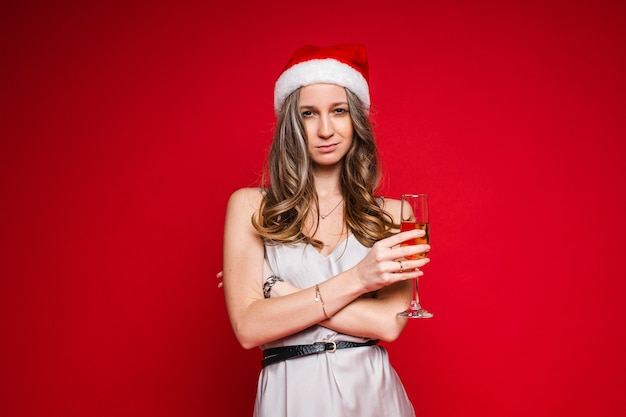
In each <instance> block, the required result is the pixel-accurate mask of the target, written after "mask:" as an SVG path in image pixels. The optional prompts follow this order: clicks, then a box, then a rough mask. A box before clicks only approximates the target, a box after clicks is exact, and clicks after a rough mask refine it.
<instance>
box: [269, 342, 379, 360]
mask: <svg viewBox="0 0 626 417" xmlns="http://www.w3.org/2000/svg"><path fill="white" fill-rule="evenodd" d="M377 343H378V340H368V341H367V342H363V343H357V342H344V341H341V342H328V341H323V342H315V343H313V344H312V345H293V346H280V347H275V348H269V349H265V350H264V351H263V360H262V361H261V365H262V366H263V367H266V366H267V365H271V364H273V363H276V362H280V361H284V360H286V359H291V358H295V357H298V356H306V355H312V354H314V353H321V352H334V351H336V350H337V349H346V348H353V347H359V346H372V345H375V344H377Z"/></svg>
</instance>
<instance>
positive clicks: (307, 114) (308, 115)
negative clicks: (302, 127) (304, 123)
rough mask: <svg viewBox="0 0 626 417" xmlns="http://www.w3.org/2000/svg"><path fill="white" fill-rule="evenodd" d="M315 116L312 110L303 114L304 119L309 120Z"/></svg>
mask: <svg viewBox="0 0 626 417" xmlns="http://www.w3.org/2000/svg"><path fill="white" fill-rule="evenodd" d="M311 116H313V112H312V111H311V110H305V111H303V112H302V117H303V118H307V117H311Z"/></svg>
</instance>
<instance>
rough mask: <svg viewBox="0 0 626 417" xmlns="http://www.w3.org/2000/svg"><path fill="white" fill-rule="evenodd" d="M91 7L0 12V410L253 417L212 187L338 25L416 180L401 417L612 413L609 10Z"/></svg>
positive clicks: (617, 285) (616, 274)
mask: <svg viewBox="0 0 626 417" xmlns="http://www.w3.org/2000/svg"><path fill="white" fill-rule="evenodd" d="M87 3H91V2H76V3H75V4H71V3H70V2H50V3H48V2H39V3H36V2H33V1H20V2H17V1H15V2H11V1H9V2H3V6H2V13H1V19H2V21H1V25H0V27H1V30H2V64H1V65H2V77H1V79H2V132H1V134H2V142H1V143H2V145H1V146H2V148H1V149H0V151H1V154H0V155H1V156H0V157H1V161H0V164H1V165H0V166H1V168H0V169H1V175H2V176H1V189H0V191H1V193H2V200H1V203H0V208H1V220H0V221H1V224H0V227H1V234H2V254H1V256H2V259H1V264H0V268H1V269H0V275H1V284H0V285H1V287H0V294H2V302H1V305H0V309H1V310H0V313H1V316H0V317H1V323H2V328H1V335H0V337H1V350H2V352H0V353H1V355H0V366H1V369H0V378H1V381H2V385H3V387H2V389H1V390H0V400H1V403H0V406H1V409H0V412H1V413H2V415H3V416H43V415H45V416H57V415H58V416H68V417H69V416H151V417H165V416H187V417H191V416H208V415H215V416H249V415H251V410H252V404H253V401H254V394H255V389H256V378H257V374H258V371H259V368H260V367H259V359H260V352H259V351H258V350H257V349H253V350H250V351H245V350H243V349H242V348H241V347H240V346H239V345H238V344H237V343H236V341H235V339H234V337H233V334H232V331H231V329H230V327H229V324H228V320H227V317H226V313H225V307H224V301H223V297H222V293H221V290H219V289H218V288H217V287H216V280H215V273H216V272H217V271H219V270H220V268H221V256H222V254H221V240H222V224H223V216H224V209H225V203H226V199H227V197H228V195H229V194H230V193H231V192H232V191H233V190H234V189H236V188H238V187H242V186H248V185H254V184H255V183H256V181H257V179H258V176H259V172H260V170H261V167H262V163H263V158H264V155H265V152H266V150H267V148H268V145H269V143H270V140H271V129H272V125H273V122H274V119H273V113H272V88H273V82H274V80H275V78H276V77H277V75H278V73H279V71H280V69H281V67H282V65H283V64H284V62H286V60H287V59H288V57H289V55H290V53H291V52H292V51H293V49H294V48H295V47H297V46H299V45H300V44H302V43H316V44H320V45H327V44H333V43H342V42H353V41H358V42H363V43H365V44H366V45H367V47H368V50H369V54H370V62H371V93H372V99H373V103H374V106H375V108H374V111H373V119H374V122H375V125H376V129H377V132H378V139H379V143H380V149H381V153H382V158H383V166H384V170H385V174H386V177H385V178H386V180H385V187H384V190H383V191H384V194H385V195H387V196H391V197H398V196H399V195H400V193H401V192H402V191H405V190H406V191H418V192H426V193H429V194H430V196H431V216H432V232H433V251H432V255H431V256H432V260H433V262H432V263H431V264H430V265H429V266H428V268H427V273H426V277H425V278H424V279H423V280H422V281H421V284H422V285H421V295H422V300H423V304H424V305H425V307H427V308H428V309H430V310H432V311H433V312H434V313H435V315H436V316H435V318H434V319H432V320H430V321H414V322H411V323H409V326H408V327H407V329H406V331H405V333H404V334H403V335H402V336H401V338H400V339H399V340H398V341H396V342H395V343H393V344H388V345H387V346H388V349H389V350H390V351H391V357H392V362H393V364H394V366H395V367H396V369H397V370H398V372H399V373H400V375H401V377H402V379H403V380H404V382H405V384H406V388H407V390H408V393H409V396H410V397H411V399H412V401H413V402H414V404H415V408H416V410H417V412H418V415H419V416H429V417H438V416H440V417H451V416H454V417H463V416H476V417H478V416H481V417H489V416H529V415H532V416H535V417H543V416H545V417H548V416H557V415H567V416H570V417H576V416H581V417H582V416H590V415H602V416H622V415H625V414H626V400H624V398H625V397H624V388H625V385H626V384H625V383H624V371H625V370H626V360H625V358H624V354H625V353H626V341H625V337H624V336H625V335H624V333H625V328H626V326H625V325H626V323H625V322H626V320H625V319H626V312H625V311H626V310H625V308H624V298H625V297H624V292H625V291H626V284H625V283H624V278H625V276H624V275H625V274H624V262H623V258H622V257H623V256H624V249H625V245H624V238H623V236H624V233H625V232H626V230H625V229H626V227H625V220H624V217H625V216H624V213H625V209H626V207H625V202H626V198H625V197H624V192H625V191H626V187H625V186H626V182H625V179H624V174H626V172H625V171H626V170H625V169H624V168H625V166H624V159H625V158H624V157H625V156H626V153H625V149H624V139H625V133H626V128H625V126H624V120H625V116H626V114H625V109H626V106H625V104H626V103H625V101H626V99H625V97H626V88H625V87H626V85H625V84H626V82H625V77H624V74H626V62H625V55H624V51H625V47H626V42H625V41H626V30H625V29H624V22H625V21H626V10H625V7H624V6H623V3H621V2H617V1H615V2H608V1H591V0H589V1H516V2H514V1H511V2H506V1H483V0H479V1H472V2H462V1H454V0H449V1H414V0H411V1H398V0H388V1H383V2H381V1H372V2H358V4H357V3H354V2H326V3H324V2H292V1H267V2H263V1H260V2H244V3H240V2H234V1H230V2H219V3H215V4H217V5H215V4H209V3H210V2H186V1H182V2H181V1H178V2H172V3H171V4H169V5H168V4H166V3H164V2H160V3H159V2H148V1H145V2H102V3H103V4H102V5H99V6H94V5H87ZM294 417H295V416H294Z"/></svg>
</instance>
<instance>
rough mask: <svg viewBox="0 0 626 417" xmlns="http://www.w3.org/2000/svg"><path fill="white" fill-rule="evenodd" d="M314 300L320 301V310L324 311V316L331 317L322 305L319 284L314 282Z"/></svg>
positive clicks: (322, 300)
mask: <svg viewBox="0 0 626 417" xmlns="http://www.w3.org/2000/svg"><path fill="white" fill-rule="evenodd" d="M315 302H316V303H322V311H323V312H324V315H325V316H326V318H327V319H329V318H331V316H329V315H328V313H327V312H326V308H325V306H324V299H323V298H322V293H321V292H320V286H319V285H317V284H315Z"/></svg>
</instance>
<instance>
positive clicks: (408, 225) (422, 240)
mask: <svg viewBox="0 0 626 417" xmlns="http://www.w3.org/2000/svg"><path fill="white" fill-rule="evenodd" d="M400 211H401V212H400V231H402V232H405V231H407V230H412V229H422V230H423V231H424V232H426V234H425V235H424V236H422V237H418V238H416V239H410V240H407V241H405V242H402V246H407V245H420V244H430V223H429V221H428V196H427V195H426V194H402V206H401V209H400ZM424 257H426V252H424V253H419V254H417V255H413V256H411V257H409V258H408V259H412V260H415V259H420V258H424ZM417 280H418V279H417V278H415V279H414V280H413V299H412V300H411V305H410V306H409V308H408V309H406V310H405V311H402V312H400V313H398V317H404V318H411V319H429V318H431V317H432V316H433V313H431V312H430V311H427V310H424V309H423V308H422V307H421V306H420V303H419V296H418V293H417Z"/></svg>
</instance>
